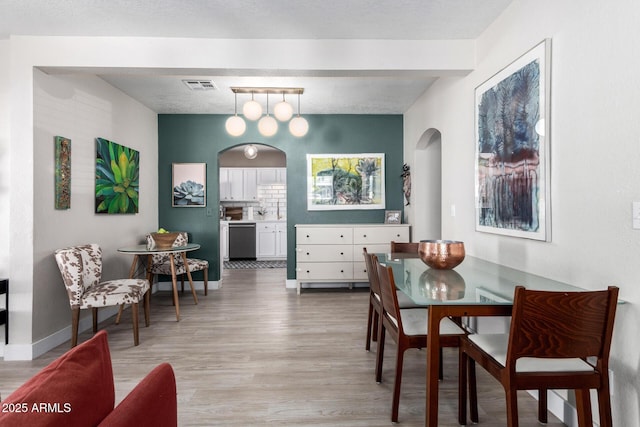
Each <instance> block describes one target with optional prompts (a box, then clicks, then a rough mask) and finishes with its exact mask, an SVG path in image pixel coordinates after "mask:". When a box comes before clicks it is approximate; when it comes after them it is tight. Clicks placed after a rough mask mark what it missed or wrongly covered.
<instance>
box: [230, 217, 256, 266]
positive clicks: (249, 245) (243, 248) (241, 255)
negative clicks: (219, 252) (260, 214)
mask: <svg viewBox="0 0 640 427" xmlns="http://www.w3.org/2000/svg"><path fill="white" fill-rule="evenodd" d="M229 259H256V223H255V222H240V223H234V222H233V221H231V222H229Z"/></svg>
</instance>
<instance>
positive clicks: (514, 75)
mask: <svg viewBox="0 0 640 427" xmlns="http://www.w3.org/2000/svg"><path fill="white" fill-rule="evenodd" d="M550 44H551V41H550V40H545V41H543V42H542V43H540V44H538V45H537V46H536V47H534V48H533V49H531V50H530V51H528V52H527V53H525V54H524V55H522V56H521V57H520V58H518V59H517V60H515V61H514V62H512V63H511V64H510V65H508V66H507V67H506V68H504V69H503V70H501V71H499V72H498V73H497V74H496V75H494V76H493V77H491V78H490V79H489V80H487V81H486V82H484V83H482V84H481V85H480V86H478V87H477V88H476V93H475V97H476V103H475V119H476V123H475V129H476V174H475V175H476V230H478V231H484V232H489V233H496V234H503V235H507V236H514V237H524V238H529V239H535V240H546V241H550V240H551V230H550V226H551V215H550V201H551V197H550V173H549V172H550V171H549V165H548V162H549V117H550V114H549V107H550V103H549V99H550V97H549V95H550V87H551V86H550V47H551V46H550Z"/></svg>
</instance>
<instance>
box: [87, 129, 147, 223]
mask: <svg viewBox="0 0 640 427" xmlns="http://www.w3.org/2000/svg"><path fill="white" fill-rule="evenodd" d="M139 175H140V153H139V152H138V151H137V150H134V149H132V148H128V147H125V146H123V145H120V144H116V143H115V142H112V141H108V140H106V139H103V138H96V213H100V214H124V213H138V186H139Z"/></svg>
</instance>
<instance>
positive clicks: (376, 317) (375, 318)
mask: <svg viewBox="0 0 640 427" xmlns="http://www.w3.org/2000/svg"><path fill="white" fill-rule="evenodd" d="M380 310H382V309H380ZM379 319H380V313H378V312H377V311H374V312H373V331H372V332H371V339H372V340H373V341H374V342H377V341H378V320H379Z"/></svg>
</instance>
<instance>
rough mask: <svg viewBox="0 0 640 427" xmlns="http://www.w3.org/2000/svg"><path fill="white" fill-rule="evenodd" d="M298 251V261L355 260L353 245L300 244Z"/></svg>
mask: <svg viewBox="0 0 640 427" xmlns="http://www.w3.org/2000/svg"><path fill="white" fill-rule="evenodd" d="M296 252H297V260H298V262H332V261H338V262H341V261H344V262H348V261H353V246H351V245H299V246H298V247H296Z"/></svg>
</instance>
